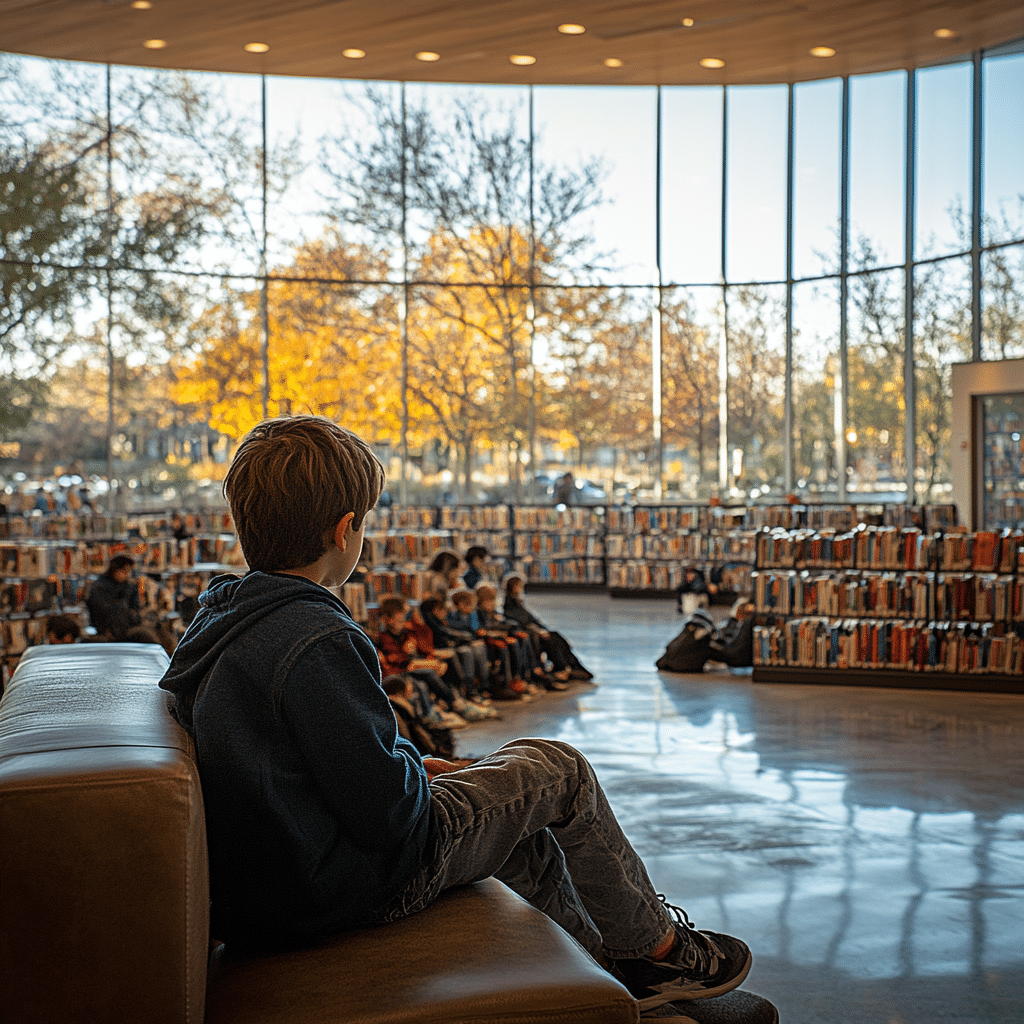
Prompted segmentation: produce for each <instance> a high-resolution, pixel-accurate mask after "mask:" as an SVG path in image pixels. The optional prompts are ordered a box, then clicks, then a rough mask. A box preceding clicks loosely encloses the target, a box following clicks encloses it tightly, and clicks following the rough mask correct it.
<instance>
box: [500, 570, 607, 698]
mask: <svg viewBox="0 0 1024 1024" xmlns="http://www.w3.org/2000/svg"><path fill="white" fill-rule="evenodd" d="M502 588H503V589H504V591H505V599H504V601H503V603H502V608H501V611H502V614H503V615H504V616H505V618H506V619H512V620H513V621H515V622H518V623H519V624H520V625H521V626H523V627H524V628H525V629H526V630H528V631H529V633H530V634H531V635H532V636H535V637H536V638H537V642H538V645H539V647H540V649H541V651H542V652H543V653H544V654H545V655H546V656H547V657H548V658H549V659H550V661H551V664H552V665H553V666H554V669H555V677H556V678H558V679H580V680H583V681H584V682H590V680H592V679H593V678H594V673H593V672H591V671H589V670H588V669H587V668H585V667H584V666H583V663H582V662H581V661H580V660H579V658H577V657H576V654H575V652H574V651H573V649H572V647H570V646H569V641H568V640H566V639H565V637H564V636H562V634H561V633H557V632H555V630H553V629H548V627H547V626H545V625H544V623H543V622H541V621H540V619H538V618H537V616H536V615H534V614H533V612H531V611H530V610H529V608H527V607H526V605H525V604H524V603H523V592H524V591H525V589H526V577H525V576H522V575H521V574H520V573H517V572H510V573H509V574H508V575H507V576H506V577H505V578H504V580H502Z"/></svg>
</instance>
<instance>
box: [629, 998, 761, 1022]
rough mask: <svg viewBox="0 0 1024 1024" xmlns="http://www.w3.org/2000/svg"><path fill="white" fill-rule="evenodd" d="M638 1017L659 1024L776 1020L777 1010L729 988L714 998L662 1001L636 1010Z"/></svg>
mask: <svg viewBox="0 0 1024 1024" xmlns="http://www.w3.org/2000/svg"><path fill="white" fill-rule="evenodd" d="M640 1019H641V1020H660V1021H661V1022H662V1024H670V1022H672V1021H674V1022H675V1024H779V1011H778V1010H777V1009H776V1008H775V1006H773V1005H772V1004H771V1003H770V1002H768V1000H767V999H762V998H761V996H755V995H754V993H753V992H729V993H727V994H726V995H724V996H718V997H716V998H714V999H697V1000H691V1001H690V1002H688V1003H686V1004H685V1005H683V1006H676V1005H675V1004H673V1003H662V1004H661V1006H656V1007H654V1008H653V1009H651V1010H644V1011H642V1012H641V1013H640Z"/></svg>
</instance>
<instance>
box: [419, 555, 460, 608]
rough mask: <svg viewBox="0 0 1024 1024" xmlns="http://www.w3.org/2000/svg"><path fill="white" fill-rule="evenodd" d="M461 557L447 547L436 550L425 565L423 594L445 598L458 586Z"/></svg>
mask: <svg viewBox="0 0 1024 1024" xmlns="http://www.w3.org/2000/svg"><path fill="white" fill-rule="evenodd" d="M461 568H462V559H461V558H459V556H458V555H457V554H456V553H455V552H454V551H449V550H448V549H447V548H446V549H444V550H442V551H438V553H437V554H436V555H434V557H433V558H432V559H431V560H430V565H428V566H427V570H426V576H425V577H424V580H423V594H424V596H426V595H427V594H430V595H432V596H434V597H440V598H447V597H448V595H449V594H450V593H451V592H452V591H453V590H455V589H456V588H457V587H458V586H459V570H460V569H461Z"/></svg>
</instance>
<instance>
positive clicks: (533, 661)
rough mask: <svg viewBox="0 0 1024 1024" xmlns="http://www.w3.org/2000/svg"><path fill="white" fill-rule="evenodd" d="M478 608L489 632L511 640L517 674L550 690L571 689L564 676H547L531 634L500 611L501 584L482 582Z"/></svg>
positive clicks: (482, 624)
mask: <svg viewBox="0 0 1024 1024" xmlns="http://www.w3.org/2000/svg"><path fill="white" fill-rule="evenodd" d="M476 608H477V615H478V617H479V619H480V625H481V627H482V628H483V629H484V630H486V631H487V633H488V634H489V635H492V636H497V637H499V638H502V639H504V640H506V641H507V642H508V644H509V654H510V655H511V657H512V671H513V672H515V674H516V675H517V676H519V677H520V678H523V679H528V680H530V681H531V682H533V683H534V684H535V685H536V686H538V687H540V686H544V687H546V688H547V689H549V690H565V689H568V687H567V686H566V684H565V681H564V680H561V679H548V678H547V673H546V672H545V671H544V669H543V668H541V666H540V660H539V658H538V657H537V655H536V654H535V653H534V648H533V644H532V643H531V642H530V634H529V633H527V632H526V630H524V629H522V628H521V627H520V625H519V623H518V622H513V621H512V619H506V618H505V617H504V616H503V615H502V614H501V613H500V612H499V611H498V588H497V587H494V586H492V585H491V584H490V583H478V584H477V587H476Z"/></svg>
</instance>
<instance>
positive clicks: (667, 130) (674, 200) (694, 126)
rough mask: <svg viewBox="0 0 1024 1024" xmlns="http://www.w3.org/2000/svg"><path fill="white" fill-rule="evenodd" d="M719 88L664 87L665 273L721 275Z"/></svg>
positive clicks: (679, 278) (669, 277)
mask: <svg viewBox="0 0 1024 1024" xmlns="http://www.w3.org/2000/svg"><path fill="white" fill-rule="evenodd" d="M724 98H725V92H724V91H723V90H722V89H721V87H705V88H695V89H690V88H687V89H662V91H661V147H662V148H661V153H662V156H661V277H662V281H664V282H665V284H670V283H676V282H692V283H693V284H700V283H705V282H706V283H711V282H715V281H720V280H721V277H722V105H723V103H724Z"/></svg>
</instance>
